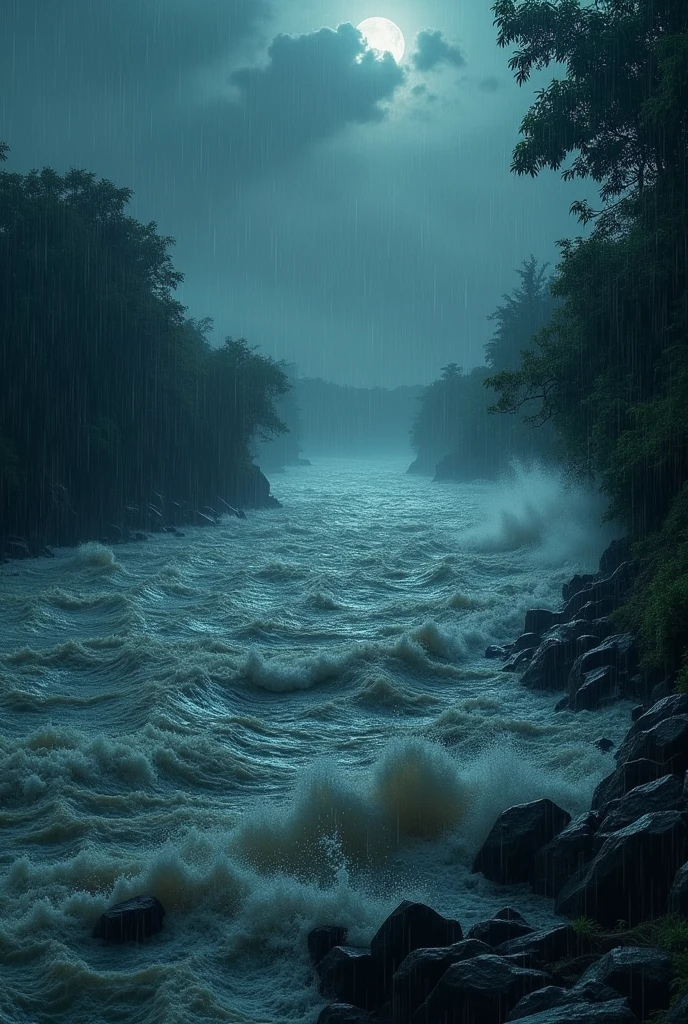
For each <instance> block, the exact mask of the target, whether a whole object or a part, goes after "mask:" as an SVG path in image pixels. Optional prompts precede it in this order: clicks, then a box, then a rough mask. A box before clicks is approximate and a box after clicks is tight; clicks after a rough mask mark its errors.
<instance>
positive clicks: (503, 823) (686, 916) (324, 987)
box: [308, 540, 688, 1024]
mask: <svg viewBox="0 0 688 1024" xmlns="http://www.w3.org/2000/svg"><path fill="white" fill-rule="evenodd" d="M633 578H634V564H633V561H632V559H631V558H630V549H629V545H628V542H627V541H625V540H622V541H616V542H614V543H613V544H612V545H611V546H610V547H609V548H608V549H607V551H605V553H604V554H603V556H602V558H601V560H600V567H599V572H598V573H595V574H593V575H588V576H576V577H574V578H573V579H572V580H570V581H569V582H568V583H566V584H565V585H564V587H563V592H562V601H563V607H562V608H561V609H560V610H559V611H550V610H548V609H533V610H531V611H529V612H528V613H527V615H526V622H525V629H524V633H523V634H522V635H521V636H519V637H518V638H517V639H516V640H515V641H514V642H513V643H512V644H509V645H507V646H505V647H499V648H489V649H488V651H487V652H486V654H487V656H488V657H498V658H502V659H503V660H504V665H503V668H504V670H505V671H522V673H523V675H522V679H521V681H522V684H523V685H524V686H527V687H531V688H533V689H544V690H553V691H562V694H563V695H562V699H561V700H560V701H559V703H558V704H557V709H559V710H561V711H563V710H568V711H570V712H579V711H582V710H588V711H590V710H594V709H595V708H599V707H601V706H603V705H604V704H606V703H609V702H610V701H614V700H619V699H629V698H632V699H635V700H637V701H638V704H637V705H636V707H635V709H634V711H633V712H632V724H631V726H630V728H629V730H628V733H627V734H626V737H625V739H624V740H623V742H622V743H621V744H620V746H619V748H618V750H617V751H616V753H615V755H614V759H615V766H614V768H613V770H612V771H611V772H610V773H609V775H608V776H607V777H606V778H605V779H603V780H602V781H601V782H600V784H599V785H598V787H597V789H596V790H595V793H594V795H593V798H592V801H591V806H590V809H589V810H588V811H587V812H586V813H584V814H582V815H581V816H580V817H578V818H576V819H574V820H571V816H570V815H569V814H568V813H567V812H566V811H565V810H563V809H562V808H561V807H558V806H557V805H556V804H554V803H553V802H552V801H550V800H536V801H533V802H531V803H526V804H521V805H518V806H514V807H510V808H508V809H507V810H506V811H504V812H503V813H502V814H501V815H500V816H499V817H498V819H497V821H496V822H495V824H494V826H493V828H492V830H491V832H490V834H489V835H488V837H487V839H486V840H485V843H484V844H483V846H482V848H481V849H480V851H479V853H478V855H477V857H476V859H475V862H474V865H473V870H474V872H482V873H483V874H484V875H485V876H486V877H487V878H489V879H491V880H492V881H493V882H495V883H498V884H501V885H504V886H509V885H514V884H519V885H528V886H530V887H532V889H533V890H534V891H535V892H537V893H540V894H542V895H544V896H548V897H550V898H551V899H552V900H553V906H552V909H553V913H554V914H555V915H559V916H560V917H561V918H564V919H568V922H567V921H566V920H564V921H563V922H560V923H554V924H553V926H552V927H551V928H549V929H547V930H544V931H542V930H540V931H538V930H536V929H535V928H534V927H532V926H531V925H530V924H529V923H528V922H527V921H526V920H524V918H523V917H522V916H521V915H520V914H519V913H518V912H517V911H515V910H513V909H511V908H510V907H508V906H507V907H505V908H504V909H503V910H501V911H499V912H498V913H497V914H495V915H494V917H493V919H491V920H489V921H482V922H479V923H478V924H476V925H474V926H473V927H472V928H471V930H470V931H469V932H468V934H467V935H465V936H464V934H463V930H462V927H461V924H460V922H459V921H457V920H449V919H446V918H444V917H441V916H440V915H439V914H437V913H436V912H435V911H434V910H432V908H430V907H426V906H424V905H422V904H417V903H402V904H401V905H400V906H399V907H398V908H397V910H396V911H395V912H394V913H393V914H392V915H391V916H390V917H389V918H387V920H386V921H384V922H383V923H382V924H381V926H380V929H379V930H378V932H377V933H376V935H375V936H374V938H373V940H372V942H371V945H370V947H369V948H365V949H360V948H355V947H350V946H347V945H346V933H345V931H344V930H343V929H342V928H340V927H338V926H337V925H336V923H334V924H332V925H330V924H329V923H324V926H323V927H321V928H317V929H315V930H314V931H313V932H311V934H310V935H309V940H308V941H309V952H310V956H311V961H312V963H313V966H314V970H315V972H316V974H317V976H318V983H319V985H320V989H321V992H322V994H323V996H324V997H325V998H329V999H330V1000H332V1002H331V1003H330V1004H329V1005H328V1006H326V1007H325V1008H324V1009H323V1011H322V1013H321V1014H320V1017H319V1021H318V1024H378V1022H379V1024H382V1022H391V1024H503V1022H506V1021H514V1020H522V1021H523V1022H524V1024H578V1022H589V1024H632V1022H638V1021H643V1022H644V1021H650V1020H653V1021H660V1020H661V1021H662V1022H663V1024H688V969H687V967H688V695H686V694H679V693H672V692H671V689H672V680H670V679H667V680H659V681H658V680H656V679H653V678H648V677H647V676H646V675H645V674H643V673H642V672H641V671H639V661H638V653H637V647H636V642H635V638H634V637H633V636H632V635H630V634H628V633H617V632H615V630H614V624H613V619H612V618H610V616H612V614H613V612H614V611H615V610H616V609H617V608H618V607H619V606H620V604H621V603H622V602H623V600H624V599H625V597H626V596H627V594H628V592H629V590H630V587H631V584H632V582H633ZM600 742H601V743H603V742H604V740H601V741H600ZM610 745H611V744H610ZM505 895H507V894H506V892H505Z"/></svg>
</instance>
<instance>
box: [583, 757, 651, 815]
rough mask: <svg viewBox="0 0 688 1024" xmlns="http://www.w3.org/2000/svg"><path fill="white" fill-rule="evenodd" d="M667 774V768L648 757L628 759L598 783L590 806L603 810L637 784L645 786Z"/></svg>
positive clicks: (595, 809)
mask: <svg viewBox="0 0 688 1024" xmlns="http://www.w3.org/2000/svg"><path fill="white" fill-rule="evenodd" d="M666 774H667V772H666V768H665V767H664V766H663V765H661V764H659V763H658V762H657V761H649V760H648V759H647V758H640V759H639V760H638V761H626V762H625V763H624V764H620V765H619V767H618V768H615V769H614V771H613V772H612V773H611V774H610V775H607V776H605V778H604V779H602V781H601V782H600V783H599V784H598V785H597V787H596V789H595V792H594V793H593V795H592V801H591V804H590V806H591V808H592V809H593V811H603V810H604V809H605V808H606V807H607V805H608V804H609V803H611V801H612V800H618V799H619V798H620V797H623V796H625V795H626V793H628V792H630V791H631V790H632V789H635V788H636V786H644V785H645V783H647V782H654V781H655V780H656V779H661V778H662V776H663V775H666Z"/></svg>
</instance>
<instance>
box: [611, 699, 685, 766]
mask: <svg viewBox="0 0 688 1024" xmlns="http://www.w3.org/2000/svg"><path fill="white" fill-rule="evenodd" d="M640 721H642V719H639V722H640ZM636 724H639V723H636ZM624 743H625V741H624ZM625 750H626V751H627V757H628V760H629V761H635V760H638V759H641V758H643V759H647V760H649V761H656V762H657V763H658V764H661V765H662V766H663V767H664V771H665V772H672V773H675V774H681V775H683V773H684V772H685V771H686V770H687V769H688V714H683V715H673V716H672V717H671V718H665V719H663V720H662V721H661V722H657V724H656V725H653V726H652V728H650V729H646V730H644V731H642V732H641V731H638V732H637V733H636V735H635V737H634V738H633V740H632V741H631V742H630V743H629V744H628V745H625Z"/></svg>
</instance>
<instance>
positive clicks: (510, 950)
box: [497, 924, 587, 963]
mask: <svg viewBox="0 0 688 1024" xmlns="http://www.w3.org/2000/svg"><path fill="white" fill-rule="evenodd" d="M584 949H585V951H586V952H587V946H586V944H585V943H584V941H583V940H582V938H581V936H579V935H578V933H577V932H576V931H575V930H574V928H573V925H570V924H561V925H557V926H556V927H554V928H545V929H543V930H542V931H537V932H532V933H531V934H530V935H522V936H521V937H520V938H518V939H510V940H509V942H504V943H502V945H501V946H499V947H498V949H497V952H498V953H499V955H500V956H519V955H521V956H523V955H527V956H532V957H533V958H534V959H535V960H537V961H539V962H541V963H554V962H555V961H557V960H563V959H564V957H570V956H577V955H578V954H580V953H581V952H583V950H584Z"/></svg>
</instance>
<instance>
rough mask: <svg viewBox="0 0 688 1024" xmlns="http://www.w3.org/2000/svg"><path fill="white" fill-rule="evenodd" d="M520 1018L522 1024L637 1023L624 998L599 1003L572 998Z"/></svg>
mask: <svg viewBox="0 0 688 1024" xmlns="http://www.w3.org/2000/svg"><path fill="white" fill-rule="evenodd" d="M520 1020H521V1022H522V1024H638V1018H637V1017H636V1016H635V1014H634V1013H633V1012H632V1010H631V1009H630V1007H629V1005H628V1003H627V1002H626V1000H625V999H612V1000H610V1001H609V1002H606V1001H605V1002H600V1003H589V1002H586V1001H584V1000H573V1001H571V1002H566V1003H562V1004H561V1006H554V1007H552V1008H551V1009H549V1010H543V1011H542V1012H541V1013H534V1014H531V1015H530V1016H528V1017H521V1018H520Z"/></svg>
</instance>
